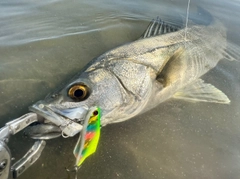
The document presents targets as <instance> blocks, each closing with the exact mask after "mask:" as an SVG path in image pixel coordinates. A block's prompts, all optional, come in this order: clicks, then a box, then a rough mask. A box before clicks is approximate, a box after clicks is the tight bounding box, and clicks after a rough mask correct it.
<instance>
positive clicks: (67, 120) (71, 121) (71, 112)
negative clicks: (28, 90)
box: [28, 101, 88, 139]
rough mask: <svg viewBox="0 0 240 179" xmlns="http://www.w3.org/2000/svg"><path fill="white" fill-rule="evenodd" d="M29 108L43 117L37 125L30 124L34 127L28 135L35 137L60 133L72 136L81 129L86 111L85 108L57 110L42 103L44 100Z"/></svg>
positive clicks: (39, 137)
mask: <svg viewBox="0 0 240 179" xmlns="http://www.w3.org/2000/svg"><path fill="white" fill-rule="evenodd" d="M29 110H30V111H33V112H35V113H36V114H38V115H39V116H41V117H42V118H44V119H43V123H42V124H39V127H37V126H31V127H32V128H35V129H32V131H31V132H30V134H28V135H30V136H31V137H32V138H35V139H36V138H38V139H51V138H55V137H58V136H60V135H62V136H64V137H72V136H74V135H76V134H77V133H79V132H80V131H81V130H82V128H83V126H82V125H81V122H82V121H84V119H85V118H86V114H87V112H88V109H87V108H77V109H76V108H72V109H65V110H58V109H55V108H51V107H49V105H47V104H44V101H38V102H37V103H35V104H33V105H32V106H30V107H29ZM40 125H41V126H40ZM54 133H56V134H54ZM53 134H54V135H53Z"/></svg>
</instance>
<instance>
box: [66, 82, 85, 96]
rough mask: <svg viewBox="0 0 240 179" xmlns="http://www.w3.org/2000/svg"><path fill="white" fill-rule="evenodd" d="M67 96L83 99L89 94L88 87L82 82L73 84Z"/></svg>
mask: <svg viewBox="0 0 240 179" xmlns="http://www.w3.org/2000/svg"><path fill="white" fill-rule="evenodd" d="M68 96H69V97H70V98H72V99H75V100H85V99H87V97H88V96H89V88H88V87H87V86H85V85H83V84H77V85H74V86H72V87H71V88H70V89H69V90H68Z"/></svg>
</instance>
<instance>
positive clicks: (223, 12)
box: [0, 0, 240, 179]
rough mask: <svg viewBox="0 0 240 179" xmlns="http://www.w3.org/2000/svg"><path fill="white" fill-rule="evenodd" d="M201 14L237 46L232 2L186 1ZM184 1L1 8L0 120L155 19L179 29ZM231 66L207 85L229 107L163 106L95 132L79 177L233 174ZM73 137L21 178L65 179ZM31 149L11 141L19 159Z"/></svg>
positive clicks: (238, 147)
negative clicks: (215, 22) (222, 27)
mask: <svg viewBox="0 0 240 179" xmlns="http://www.w3.org/2000/svg"><path fill="white" fill-rule="evenodd" d="M199 4H200V5H201V6H202V7H205V8H208V10H209V11H210V12H211V13H212V14H213V15H214V16H216V17H218V18H220V19H221V20H222V21H223V22H224V24H226V26H227V27H228V39H229V42H234V43H237V44H240V37H239V35H238V31H237V30H236V29H239V22H238V21H239V20H238V17H239V15H240V14H239V11H238V9H239V6H240V3H239V2H238V1H226V0H224V1H213V0H212V1H209V0H208V1H207V0H203V1H200V2H199V1H198V2H194V1H192V4H191V6H190V11H191V12H194V11H195V10H196V6H197V5H199ZM186 6H187V1H181V2H179V1H177V0H172V1H161V2H157V1H154V0H151V1H143V0H140V1H138V2H135V1H127V0H125V1H110V0H101V1H95V2H94V3H93V2H90V1H83V0H82V1H73V0H70V1H60V0H52V1H45V0H43V1H40V2H38V3H36V2H35V1H30V0H28V1H27V0H21V1H11V2H7V1H0V26H1V29H0V46H1V47H0V54H1V58H0V99H1V103H0V119H1V126H2V125H4V123H5V122H6V121H9V120H11V119H13V118H16V117H19V116H20V115H22V114H24V113H26V112H28V109H27V107H28V106H29V105H30V104H32V103H34V102H35V101H37V100H39V99H42V98H43V97H44V96H45V95H46V94H47V93H49V92H51V91H52V90H53V89H55V88H56V87H57V86H60V85H61V84H62V83H65V82H66V81H67V80H68V79H69V78H71V77H72V76H73V75H74V74H76V73H77V72H78V71H79V70H80V69H81V68H82V67H83V66H85V65H86V63H87V62H89V61H90V60H91V59H93V58H94V57H96V56H98V55H100V54H101V53H103V52H105V51H107V50H109V49H111V48H113V47H116V46H117V45H120V44H123V43H126V42H130V41H133V40H135V39H137V38H138V37H139V36H140V35H141V33H142V32H143V31H144V30H145V27H146V26H147V24H148V21H149V20H150V19H152V18H154V17H156V16H160V17H161V18H162V19H164V20H167V21H170V22H172V23H175V24H182V22H183V21H182V20H181V16H182V15H185V12H186ZM239 67H240V64H239V62H236V61H233V62H229V61H221V62H220V63H219V65H218V66H217V67H216V68H215V69H213V70H212V71H210V72H209V73H208V74H206V75H205V76H204V77H203V78H204V80H205V81H207V82H209V83H211V84H213V85H214V86H216V87H217V88H219V89H221V90H222V91H223V92H224V93H225V94H227V96H228V97H229V98H230V99H231V101H232V102H231V104H230V105H220V104H208V103H207V104H206V103H194V104H192V103H188V102H184V101H180V100H169V101H167V102H165V103H163V104H161V105H159V106H158V107H157V108H156V109H153V110H151V111H149V112H147V113H145V114H143V115H141V116H138V117H135V118H134V119H132V120H129V121H127V122H124V123H120V124H114V125H109V126H107V127H105V128H103V130H102V136H101V139H100V144H99V148H98V150H97V152H96V154H95V155H93V156H92V157H90V158H89V159H88V160H86V162H85V163H84V165H83V166H82V168H81V169H80V171H79V177H81V178H88V179H91V178H101V179H103V178H105V179H112V178H124V179H126V178H132V179H134V178H136V179H145V178H189V179H192V178H217V179H219V178H220V179H221V178H222V179H225V178H231V179H235V178H236V179H237V178H239V175H240V170H239V169H240V144H239V140H240V138H239V134H240V122H239V121H240V120H239V119H240V118H239V117H240V114H239V108H240V101H239V94H240V83H239V82H240V75H239V70H238V69H239ZM76 140H77V137H75V138H71V139H62V138H59V139H54V140H52V141H48V142H47V147H46V149H45V151H44V152H43V154H42V157H41V158H40V160H39V161H38V162H37V163H36V164H34V166H32V167H31V168H30V169H29V170H28V171H26V172H25V173H24V174H23V175H22V176H21V177H20V178H22V179H23V178H24V179H28V178H29V179H30V178H36V179H42V178H46V179H47V178H49V179H50V178H51V179H57V178H66V177H67V174H66V172H65V169H64V167H68V166H69V165H70V164H72V163H73V160H74V158H73V155H72V150H73V147H74V144H75V142H76ZM31 144H33V140H31V139H26V138H23V137H22V135H18V136H16V138H12V142H11V144H10V145H11V149H12V151H13V153H14V157H16V158H19V157H20V156H22V155H23V154H24V152H25V151H26V150H27V149H28V147H30V145H31Z"/></svg>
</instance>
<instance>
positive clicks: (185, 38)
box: [184, 0, 191, 44]
mask: <svg viewBox="0 0 240 179" xmlns="http://www.w3.org/2000/svg"><path fill="white" fill-rule="evenodd" d="M190 1H191V0H188V5H187V16H186V24H185V35H184V36H185V37H184V40H185V44H186V41H187V28H188V26H187V25H188V16H189V8H190Z"/></svg>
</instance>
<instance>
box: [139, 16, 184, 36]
mask: <svg viewBox="0 0 240 179" xmlns="http://www.w3.org/2000/svg"><path fill="white" fill-rule="evenodd" d="M179 29H181V28H180V27H178V26H174V25H170V24H168V23H166V22H164V21H162V20H161V19H160V18H159V17H157V18H156V19H153V20H152V22H150V24H149V25H148V27H147V30H145V32H144V33H143V35H142V36H141V37H140V38H141V39H144V38H148V37H153V36H156V35H162V34H166V33H170V32H175V31H178V30H179Z"/></svg>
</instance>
